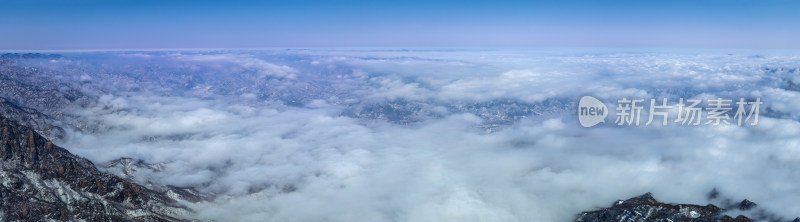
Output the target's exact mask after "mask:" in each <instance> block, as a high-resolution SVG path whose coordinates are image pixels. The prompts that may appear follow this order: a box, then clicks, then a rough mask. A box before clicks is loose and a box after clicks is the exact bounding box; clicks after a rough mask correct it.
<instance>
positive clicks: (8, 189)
mask: <svg viewBox="0 0 800 222" xmlns="http://www.w3.org/2000/svg"><path fill="white" fill-rule="evenodd" d="M0 160H1V161H0V217H2V218H0V220H2V221H16V220H24V221H42V220H46V219H54V220H61V221H71V220H87V221H120V220H140V221H176V220H180V219H179V217H181V216H184V215H187V214H189V213H190V211H189V210H187V209H186V208H184V207H183V206H181V205H180V204H179V203H178V202H176V201H175V200H173V199H171V198H170V197H169V196H168V194H167V193H164V192H159V191H154V190H151V189H148V188H146V187H143V186H140V185H138V184H136V183H132V182H129V181H126V180H123V179H121V178H119V177H116V176H113V175H110V174H105V173H102V172H100V171H98V170H97V168H95V166H94V164H92V163H91V162H90V161H89V160H86V159H84V158H81V157H78V156H75V155H73V154H71V153H69V151H67V150H65V149H63V148H61V147H58V146H56V145H54V144H53V143H52V142H51V141H49V140H47V139H45V138H44V137H42V136H41V135H39V134H38V133H36V132H35V131H34V130H33V129H31V128H30V127H27V126H23V125H19V124H17V123H15V122H14V121H12V120H10V119H7V118H5V117H2V116H0Z"/></svg>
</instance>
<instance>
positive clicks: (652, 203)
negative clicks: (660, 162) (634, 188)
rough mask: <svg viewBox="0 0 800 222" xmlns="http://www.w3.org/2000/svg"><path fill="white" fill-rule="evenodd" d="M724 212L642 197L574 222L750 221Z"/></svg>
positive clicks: (579, 218)
mask: <svg viewBox="0 0 800 222" xmlns="http://www.w3.org/2000/svg"><path fill="white" fill-rule="evenodd" d="M723 212H725V209H722V208H719V207H717V206H714V205H713V204H709V205H706V206H700V205H694V204H667V203H662V202H659V201H657V200H656V199H655V198H653V195H652V194H650V193H646V194H644V195H641V196H638V197H634V198H630V199H627V200H619V201H617V202H615V203H614V205H613V206H611V207H609V208H605V209H600V210H594V211H587V212H583V213H581V214H580V215H579V216H578V218H577V220H576V221H585V222H599V221H642V222H644V221H659V222H660V221H663V222H668V221H737V222H738V221H751V219H750V218H747V217H745V216H741V215H740V216H738V217H736V218H732V217H730V216H727V215H723V214H722V213H723Z"/></svg>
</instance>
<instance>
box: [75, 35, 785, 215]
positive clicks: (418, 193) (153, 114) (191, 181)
mask: <svg viewBox="0 0 800 222" xmlns="http://www.w3.org/2000/svg"><path fill="white" fill-rule="evenodd" d="M137 55H138V54H137ZM176 56H177V58H179V59H183V60H189V61H193V62H198V63H201V64H203V65H204V66H213V64H217V63H221V64H223V65H224V66H222V65H221V66H220V67H225V68H224V69H220V70H223V71H225V70H228V71H229V70H231V68H230V67H239V68H242V69H257V70H260V71H259V73H263V74H264V75H263V76H261V77H263V78H267V80H264V82H259V84H271V85H269V87H268V88H267V89H264V90H262V91H258V90H250V91H241V92H235V90H231V91H234V92H235V93H234V94H236V93H238V96H236V97H235V98H236V99H232V98H234V96H233V95H219V96H217V97H207V96H200V97H198V96H192V95H191V94H189V95H184V96H173V95H164V94H159V93H154V92H150V91H145V92H132V91H121V92H113V91H112V92H110V93H109V94H106V95H104V96H102V97H100V100H99V102H98V106H96V108H92V109H83V110H78V111H75V112H76V113H78V114H79V115H81V116H84V117H85V118H88V119H91V120H93V121H97V122H99V123H101V124H102V125H103V130H102V131H101V132H97V133H94V134H84V133H79V132H70V138H68V139H67V140H66V141H65V143H66V144H64V145H65V146H66V147H70V148H72V150H71V151H73V152H76V153H78V154H79V155H82V156H86V157H88V158H90V159H91V160H93V161H95V162H104V161H109V160H113V159H116V158H119V157H134V158H139V159H143V160H145V161H147V162H151V163H165V170H164V171H162V172H146V174H147V175H146V176H147V177H148V178H150V179H152V180H153V181H156V182H158V183H161V184H169V185H177V186H192V187H198V188H199V189H200V190H203V191H210V192H215V193H219V194H220V196H219V198H217V199H216V200H215V201H213V202H208V203H199V204H195V205H193V206H192V207H194V208H195V209H196V210H197V212H198V216H199V217H201V218H205V219H215V220H221V221H570V220H572V219H573V218H574V216H575V215H576V214H578V213H579V212H580V211H583V210H591V209H594V208H596V207H605V206H607V205H609V204H610V202H611V201H613V200H616V199H621V198H627V197H631V196H634V195H638V194H641V193H644V192H653V193H654V195H655V196H656V197H657V198H659V199H660V200H662V201H665V202H681V203H696V204H706V203H708V201H707V200H706V199H705V198H706V194H707V193H708V192H709V191H710V190H711V189H712V188H717V189H718V190H719V191H720V192H722V193H723V194H725V195H728V196H730V197H731V198H734V199H744V198H748V199H750V200H753V201H755V202H757V203H758V204H759V207H763V208H764V209H767V210H769V211H771V212H775V213H776V214H777V215H779V216H783V217H785V218H794V217H796V216H800V215H798V214H799V213H800V204H798V200H800V195H798V194H800V184H798V183H797V182H796V181H800V164H798V163H800V122H798V120H800V99H798V98H799V97H800V93H799V92H798V91H793V90H790V89H787V88H785V87H783V86H785V84H786V81H789V80H792V78H797V76H798V75H800V73H796V72H789V71H778V72H772V71H770V70H769V69H771V68H774V67H778V68H780V67H791V66H792V65H793V64H794V65H796V64H797V62H798V61H799V60H800V57H796V56H791V55H781V54H778V55H774V56H759V57H754V56H751V55H749V54H745V55H727V53H717V52H709V53H707V54H700V55H695V54H686V53H670V52H660V53H649V54H648V53H595V54H591V53H576V54H558V53H530V52H526V53H522V52H513V51H512V52H503V51H489V52H484V51H478V52H473V51H465V52H438V51H434V52H391V51H389V52H385V51H384V52H359V51H355V52H354V51H324V50H320V51H310V52H306V51H304V52H297V53H290V54H279V55H275V54H270V55H269V56H267V57H269V58H273V57H289V58H291V59H290V60H298V61H301V62H297V63H294V64H289V63H286V64H282V65H276V64H280V63H272V62H267V60H266V59H262V58H261V57H259V56H264V55H259V54H254V55H244V53H242V52H237V53H217V54H213V55H205V54H198V55H191V56H187V55H185V54H167V55H163V57H165V58H167V57H171V58H175V57H176ZM154 57H155V56H154ZM147 59H153V58H151V57H147ZM162 59H163V58H162ZM281 61H282V60H281ZM229 63H234V65H231V64H229ZM301 63H302V64H306V66H301V65H299V64H301ZM219 75H226V74H225V73H221V74H219ZM81 78H83V77H81ZM228 78H230V79H234V78H237V77H234V76H231V77H228ZM270 78H277V79H278V80H275V79H272V80H270ZM91 79H98V78H96V77H91ZM223 79H224V78H223ZM310 80H320V81H322V80H324V81H322V83H319V82H314V81H310ZM231 81H232V80H231ZM276 81H277V82H276ZM315 84H316V85H315ZM211 86H212V87H225V86H224V84H217V85H211ZM313 87H319V88H320V89H321V90H319V91H304V90H310V89H313ZM281 90H287V91H281ZM265 92H267V93H273V94H276V95H277V97H281V98H285V97H286V96H292V97H298V99H297V101H299V103H300V104H299V105H292V104H291V103H290V102H287V101H284V102H282V103H274V102H271V101H272V100H273V99H271V98H277V97H268V95H272V94H264V93H265ZM277 92H284V94H280V93H277ZM304 93H305V94H304ZM585 94H593V95H598V96H601V97H603V98H605V99H607V102H612V100H616V99H619V98H622V97H628V98H632V97H639V98H651V97H653V98H660V97H669V98H677V97H684V98H691V97H701V96H704V95H710V96H720V97H728V98H735V99H738V98H739V97H747V98H750V97H761V98H762V101H764V102H765V105H764V107H763V108H764V109H765V110H766V109H767V108H768V109H769V110H771V111H765V114H764V116H762V117H761V120H760V123H759V125H758V126H754V127H737V126H722V127H711V126H700V127H686V126H677V125H671V126H667V127H609V126H604V127H597V128H591V129H585V128H581V127H580V126H579V124H578V123H577V120H575V119H574V118H573V117H572V115H573V113H574V111H575V110H574V109H573V108H571V107H569V106H568V105H567V107H566V108H563V107H562V108H552V109H553V110H552V113H555V114H554V115H541V113H540V111H541V110H548V109H550V107H547V106H546V105H543V104H547V103H545V102H546V101H549V100H556V101H564V103H567V104H569V103H570V102H574V101H573V100H577V99H578V98H579V97H580V96H581V95H585ZM264 98H266V99H265V100H268V101H261V102H253V100H258V99H264ZM398 100H402V101H405V102H406V103H409V104H415V106H414V107H418V108H415V109H412V110H411V111H408V110H405V109H404V108H402V107H401V108H397V107H398V106H402V105H403V104H400V105H398V103H395V101H398ZM474 104H479V105H474ZM480 104H482V105H480ZM508 104H521V105H518V106H523V107H522V108H520V109H521V110H525V109H527V110H530V111H525V112H522V111H520V112H521V114H515V113H513V112H510V111H507V109H499V108H497V107H501V106H505V105H508ZM610 105H612V104H610ZM373 106H378V107H384V106H385V107H389V108H386V109H388V110H389V111H386V110H383V111H381V110H380V109H378V108H372V109H370V107H373ZM470 106H477V107H478V108H475V109H471V108H463V109H462V107H470ZM508 106H511V105H508ZM539 106H545V107H544V108H541V107H539ZM358 107H360V108H358ZM537 107H539V108H537ZM610 107H612V106H610ZM356 108H358V109H360V110H362V111H364V112H368V111H375V112H384V113H383V114H382V115H392V114H395V115H408V116H414V117H415V118H416V120H417V121H415V122H413V123H412V124H407V123H402V124H401V123H397V122H392V121H387V119H386V118H377V117H376V116H380V115H372V116H360V115H348V113H349V112H350V111H348V110H349V109H356ZM392 108H394V109H392ZM376 110H377V111H376ZM481 110H484V111H481ZM485 110H499V111H497V112H501V111H502V112H506V113H498V114H496V115H507V116H526V117H525V118H519V119H515V120H514V121H509V122H507V123H506V124H503V125H502V126H499V127H496V128H492V130H488V131H487V129H486V127H484V126H485V125H486V124H487V122H489V121H492V118H494V117H492V116H493V115H495V114H494V113H492V112H494V111H485ZM503 110H505V111H503ZM401 111H402V112H406V111H408V112H409V113H406V114H403V113H400V112H401ZM398 113H400V114H398ZM487 113H488V114H487ZM373 117H375V118H373ZM608 124H609V123H607V125H608Z"/></svg>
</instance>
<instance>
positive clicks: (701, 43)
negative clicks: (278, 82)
mask: <svg viewBox="0 0 800 222" xmlns="http://www.w3.org/2000/svg"><path fill="white" fill-rule="evenodd" d="M0 30H2V31H0V50H26V49H45V50H46V49H153V48H156V49H157V48H252V47H518V46H522V47H649V48H800V40H798V39H800V3H799V2H797V1H788V0H787V1H777V0H767V1H721V0H715V1H709V0H700V1H688V0H687V1H150V0H138V1H128V0H102V1H101V0H80V1H69V0H67V1H54V0H0Z"/></svg>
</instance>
